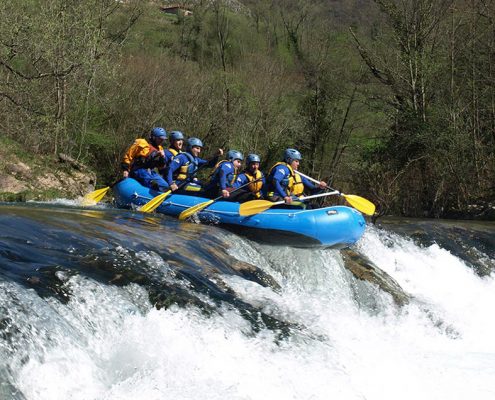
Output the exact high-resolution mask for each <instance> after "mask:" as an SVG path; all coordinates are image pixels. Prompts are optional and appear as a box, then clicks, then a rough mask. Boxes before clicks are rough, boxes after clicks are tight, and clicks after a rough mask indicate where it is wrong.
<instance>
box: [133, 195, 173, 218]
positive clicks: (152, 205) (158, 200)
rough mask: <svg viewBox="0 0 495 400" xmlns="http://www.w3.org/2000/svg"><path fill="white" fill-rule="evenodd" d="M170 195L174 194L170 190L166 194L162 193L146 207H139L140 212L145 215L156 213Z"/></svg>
mask: <svg viewBox="0 0 495 400" xmlns="http://www.w3.org/2000/svg"><path fill="white" fill-rule="evenodd" d="M170 193H172V191H171V190H168V191H166V192H165V193H162V194H159V195H158V196H156V197H153V198H152V199H151V200H150V201H148V202H147V203H146V204H145V205H143V206H141V207H139V208H138V211H141V212H145V213H150V212H153V211H155V210H156V209H157V208H158V207H160V204H162V203H163V200H165V197H167V196H168V195H169V194H170Z"/></svg>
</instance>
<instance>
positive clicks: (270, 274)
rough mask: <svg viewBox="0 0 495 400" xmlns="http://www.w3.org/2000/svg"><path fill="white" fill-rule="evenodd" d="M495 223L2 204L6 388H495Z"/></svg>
mask: <svg viewBox="0 0 495 400" xmlns="http://www.w3.org/2000/svg"><path fill="white" fill-rule="evenodd" d="M494 238H495V224H493V223H468V222H463V223H461V222H449V221H443V222H442V221H417V220H415V221H413V220H404V219H402V220H388V221H385V222H384V223H383V224H382V226H381V227H376V226H371V227H368V228H367V231H366V233H365V235H364V236H363V238H362V239H361V240H360V241H359V242H358V244H357V245H356V246H355V248H354V249H353V250H354V251H355V252H356V253H357V254H359V257H362V258H363V259H366V260H367V261H368V262H371V263H373V264H374V265H375V266H376V267H378V268H379V269H380V270H382V271H383V272H384V273H385V274H387V275H389V276H390V277H391V278H392V279H393V280H395V282H396V283H397V284H398V285H400V287H401V288H402V289H403V291H404V293H406V294H407V296H408V301H407V302H406V303H405V304H404V305H400V304H398V303H397V302H396V301H394V299H393V297H392V296H391V295H390V294H388V293H386V292H385V291H383V290H381V289H380V287H379V286H377V285H376V284H374V283H370V282H368V281H363V280H360V279H357V278H356V277H355V275H353V274H352V273H351V272H350V270H349V268H347V267H346V263H345V257H344V255H343V252H342V251H339V250H318V249H295V248H288V247H283V246H279V247H274V246H268V245H263V244H259V243H255V242H252V241H249V240H247V239H245V238H242V237H240V236H236V235H234V234H232V233H230V232H228V231H225V230H223V229H221V228H218V227H215V226H204V225H200V224H193V223H179V222H178V221H176V220H175V219H172V218H169V217H166V216H160V215H151V216H150V215H144V214H140V213H136V212H132V211H124V210H116V209H111V208H106V207H104V206H102V207H95V208H92V209H81V208H78V207H76V206H75V205H73V204H72V203H70V202H55V203H52V204H46V203H45V204H41V203H27V204H20V205H14V204H3V205H0V399H2V400H3V399H29V400H31V399H33V400H34V399H36V400H42V399H43V400H44V399H46V400H57V399H60V400H62V399H64V400H66V399H77V400H79V399H81V400H83V399H84V400H87V399H108V400H110V399H112V400H113V399H119V400H121V399H147V400H150V399H157V400H158V399H222V400H225V399H239V400H240V399H243V400H244V399H246V400H247V399H260V400H261V399H284V400H289V399H294V400H295V399H297V400H299V399H308V400H309V399H339V400H347V399H360V400H363V399H367V400H372V399H373V400H374V399H376V400H386V399H398V398H400V399H401V400H404V399H414V400H418V399H422V400H424V399H432V400H433V399H449V400H454V399H476V400H481V399H487V400H488V399H490V400H491V399H494V398H495V381H494V379H493V376H495V340H494V338H495V313H494V311H493V308H494V306H495V279H494V278H495V272H494V271H495V239H494Z"/></svg>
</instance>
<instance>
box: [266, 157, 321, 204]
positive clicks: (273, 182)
mask: <svg viewBox="0 0 495 400" xmlns="http://www.w3.org/2000/svg"><path fill="white" fill-rule="evenodd" d="M301 160H302V156H301V153H300V152H299V151H298V150H296V149H286V150H285V152H284V158H283V161H280V162H278V163H276V164H275V165H274V166H273V167H272V168H271V169H270V172H269V173H268V178H267V186H268V187H267V198H268V200H270V201H281V200H284V201H285V203H286V204H291V203H292V201H293V196H297V197H298V196H301V195H302V194H303V193H304V190H305V189H309V190H310V191H313V192H314V191H316V190H317V189H325V188H326V187H327V184H326V183H325V182H323V181H321V182H319V184H314V183H313V182H311V181H310V180H308V179H307V178H305V177H303V176H301V175H299V174H298V173H297V172H296V171H297V170H298V169H299V163H300V161H301Z"/></svg>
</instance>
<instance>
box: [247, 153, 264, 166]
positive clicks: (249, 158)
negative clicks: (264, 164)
mask: <svg viewBox="0 0 495 400" xmlns="http://www.w3.org/2000/svg"><path fill="white" fill-rule="evenodd" d="M255 162H257V163H259V162H261V158H260V156H259V155H258V154H249V155H248V156H247V157H246V164H247V165H249V164H251V163H255Z"/></svg>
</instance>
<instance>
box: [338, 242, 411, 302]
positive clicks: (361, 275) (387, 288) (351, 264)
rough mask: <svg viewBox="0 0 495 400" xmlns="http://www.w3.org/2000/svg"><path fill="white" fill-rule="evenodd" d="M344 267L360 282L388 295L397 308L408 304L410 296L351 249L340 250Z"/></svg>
mask: <svg viewBox="0 0 495 400" xmlns="http://www.w3.org/2000/svg"><path fill="white" fill-rule="evenodd" d="M341 254H342V256H343V258H344V265H345V267H346V268H347V269H348V270H349V271H351V272H352V274H353V275H354V276H355V277H356V278H357V279H360V280H363V281H367V282H370V283H372V284H374V285H378V287H379V288H380V289H381V290H383V291H384V292H386V293H388V294H390V295H391V296H392V298H393V300H394V302H395V303H396V304H397V305H398V306H403V305H405V304H408V303H409V301H410V299H411V298H410V296H409V295H408V294H407V293H406V292H404V290H403V289H402V288H401V286H400V285H399V284H398V283H397V282H396V281H395V279H393V278H392V277H391V276H390V275H388V274H387V273H386V272H384V271H382V270H381V269H380V268H378V267H377V266H376V265H374V264H373V263H372V262H371V261H370V260H369V259H368V258H367V257H365V256H363V255H362V254H359V253H357V252H356V251H354V250H351V249H344V250H341Z"/></svg>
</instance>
